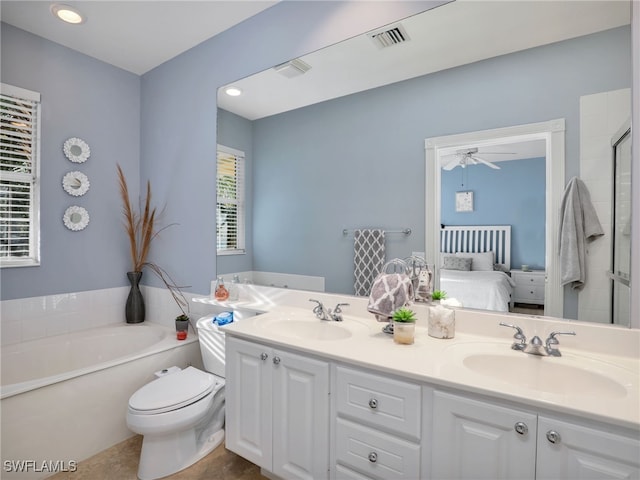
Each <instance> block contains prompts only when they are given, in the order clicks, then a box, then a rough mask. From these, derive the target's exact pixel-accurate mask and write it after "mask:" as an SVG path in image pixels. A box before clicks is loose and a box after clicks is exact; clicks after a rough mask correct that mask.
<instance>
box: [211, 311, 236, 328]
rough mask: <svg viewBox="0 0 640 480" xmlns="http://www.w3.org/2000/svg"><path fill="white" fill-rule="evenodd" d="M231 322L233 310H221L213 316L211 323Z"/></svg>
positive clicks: (222, 323) (220, 324)
mask: <svg viewBox="0 0 640 480" xmlns="http://www.w3.org/2000/svg"><path fill="white" fill-rule="evenodd" d="M231 322H233V312H222V313H219V314H218V315H216V316H215V317H214V318H213V323H217V324H218V325H219V326H222V325H226V324H227V323H231Z"/></svg>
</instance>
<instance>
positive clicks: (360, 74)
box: [218, 0, 631, 120]
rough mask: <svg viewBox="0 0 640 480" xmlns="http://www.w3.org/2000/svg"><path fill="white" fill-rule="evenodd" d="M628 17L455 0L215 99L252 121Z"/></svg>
mask: <svg viewBox="0 0 640 480" xmlns="http://www.w3.org/2000/svg"><path fill="white" fill-rule="evenodd" d="M630 19H631V4H630V1H629V0H600V1H597V0H586V1H581V0H571V1H569V0H561V1H542V0H534V1H526V0H518V1H514V0H511V1H495V0H491V1H485V0H458V1H456V2H452V3H449V4H446V5H443V6H440V7H438V8H435V9H433V10H430V11H428V12H425V13H422V14H420V15H415V16H413V17H410V18H407V19H405V20H402V21H401V22H399V23H401V24H402V26H403V27H404V29H405V30H406V32H407V34H408V35H409V37H410V41H408V42H406V43H401V44H398V45H393V46H391V47H388V48H385V49H379V48H378V47H377V46H376V45H375V43H374V42H373V41H372V40H371V39H370V37H369V35H368V34H363V35H360V36H358V37H355V38H352V39H349V40H347V41H344V42H342V43H340V44H337V45H334V46H331V47H328V48H325V49H322V50H319V51H317V52H314V53H311V54H309V55H305V56H303V57H301V59H302V60H303V61H304V62H306V63H308V64H309V65H311V67H312V68H311V70H309V71H308V72H307V73H305V74H304V75H302V76H299V77H296V78H285V77H283V76H282V75H280V74H278V73H276V71H275V70H274V69H269V70H265V71H263V72H261V73H258V74H255V75H252V76H251V77H248V78H245V79H242V80H239V81H237V82H233V85H234V86H238V87H239V88H241V89H242V90H243V95H241V96H239V97H229V96H228V95H224V94H223V93H222V90H223V89H221V90H220V91H219V92H218V105H219V106H220V107H221V108H224V109H225V110H228V111H231V112H233V113H236V114H238V115H240V116H242V117H245V118H248V119H250V120H255V119H258V118H263V117H266V116H269V115H273V114H276V113H281V112H285V111H289V110H293V109H295V108H299V107H301V106H305V105H310V104H313V103H318V102H322V101H326V100H329V99H332V98H337V97H340V96H343V95H348V94H352V93H356V92H359V91H363V90H368V89H370V88H374V87H379V86H382V85H388V84H390V83H395V82H398V81H402V80H405V79H408V78H413V77H417V76H421V75H426V74H429V73H433V72H437V71H440V70H444V69H447V68H453V67H457V66H460V65H464V64H468V63H472V62H477V61H479V60H484V59H487V58H491V57H495V56H498V55H504V54H507V53H512V52H516V51H519V50H524V49H527V48H532V47H536V46H540V45H546V44H550V43H554V42H558V41H561V40H567V39H570V38H574V37H579V36H582V35H587V34H590V33H595V32H598V31H602V30H607V29H610V28H615V27H619V26H621V25H627V24H629V23H630ZM395 25H397V24H392V25H391V26H395ZM391 26H387V27H386V28H389V27H391ZM386 28H384V29H386ZM376 31H379V30H376ZM369 33H371V32H369Z"/></svg>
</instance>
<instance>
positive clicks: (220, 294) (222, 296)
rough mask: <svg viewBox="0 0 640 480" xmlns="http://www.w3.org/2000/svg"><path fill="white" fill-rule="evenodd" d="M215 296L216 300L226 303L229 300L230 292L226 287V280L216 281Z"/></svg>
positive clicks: (219, 278)
mask: <svg viewBox="0 0 640 480" xmlns="http://www.w3.org/2000/svg"><path fill="white" fill-rule="evenodd" d="M214 296H215V297H216V300H220V301H225V300H227V299H228V298H229V290H227V287H225V286H224V280H223V279H222V277H218V280H217V281H216V289H215V291H214Z"/></svg>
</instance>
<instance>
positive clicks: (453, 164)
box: [442, 162, 460, 170]
mask: <svg viewBox="0 0 640 480" xmlns="http://www.w3.org/2000/svg"><path fill="white" fill-rule="evenodd" d="M458 165H460V164H459V163H458V162H448V163H445V164H444V165H442V169H443V170H453V169H454V168H456V167H457V166H458Z"/></svg>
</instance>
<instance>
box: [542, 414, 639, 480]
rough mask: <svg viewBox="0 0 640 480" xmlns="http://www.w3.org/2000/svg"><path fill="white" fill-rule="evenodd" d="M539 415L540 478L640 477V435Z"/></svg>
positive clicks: (551, 479) (548, 479)
mask: <svg viewBox="0 0 640 480" xmlns="http://www.w3.org/2000/svg"><path fill="white" fill-rule="evenodd" d="M612 430H613V429H607V430H606V431H604V430H601V429H596V428H593V427H592V426H586V425H579V424H576V423H570V422H567V421H566V420H560V419H559V418H555V417H546V416H542V415H540V416H539V417H538V449H537V452H538V458H537V469H536V478H537V479H541V480H553V479H557V478H571V479H592V478H625V479H632V478H640V439H639V436H638V432H636V435H635V438H631V437H629V436H625V435H619V434H617V433H614V432H613V431H612Z"/></svg>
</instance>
